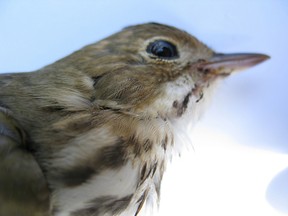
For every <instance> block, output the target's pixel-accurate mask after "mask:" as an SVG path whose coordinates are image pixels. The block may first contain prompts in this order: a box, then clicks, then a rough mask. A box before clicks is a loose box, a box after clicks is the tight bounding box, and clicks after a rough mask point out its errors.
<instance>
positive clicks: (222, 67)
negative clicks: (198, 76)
mask: <svg viewBox="0 0 288 216" xmlns="http://www.w3.org/2000/svg"><path fill="white" fill-rule="evenodd" d="M269 58H270V57H269V56H268V55H265V54H257V53H235V54H222V53H215V54H214V55H213V56H212V58H211V59H209V60H208V61H205V62H202V63H200V64H199V68H198V69H200V70H201V71H203V72H205V73H207V75H208V74H209V75H229V74H231V73H232V72H234V71H240V70H244V69H246V68H249V67H252V66H254V65H257V64H259V63H261V62H263V61H265V60H267V59H269Z"/></svg>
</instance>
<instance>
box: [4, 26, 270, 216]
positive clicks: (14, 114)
mask: <svg viewBox="0 0 288 216" xmlns="http://www.w3.org/2000/svg"><path fill="white" fill-rule="evenodd" d="M267 59H269V56H268V55H265V54H260V53H233V54H223V53H218V52H215V51H213V50H212V49H211V48H209V47H208V46H206V45H205V44H204V43H202V42H201V41H200V40H198V39H197V38H196V37H194V36H192V35H190V34H189V33H187V32H185V31H183V30H180V29H178V28H176V27H172V26H169V25H166V24H159V23H153V22H151V23H144V24H138V25H133V26H128V27H126V28H124V29H122V30H121V31H119V32H117V33H115V34H113V35H111V36H108V37H107V38H104V39H102V40H100V41H98V42H96V43H93V44H90V45H87V46H85V47H83V48H82V49H80V50H78V51H75V52H74V53H72V54H70V55H68V56H66V57H64V58H62V59H60V60H58V61H56V62H54V63H52V64H50V65H47V66H44V67H43V68H41V69H39V70H36V71H32V72H25V73H20V72H19V73H4V74H1V75H0V216H7V215H9V216H112V215H113V216H114V215H116V216H126V215H127V216H130V215H132V216H136V215H144V214H148V215H152V213H147V212H153V209H157V206H158V205H159V200H160V192H161V180H162V177H163V173H164V172H165V169H166V167H167V165H168V164H169V163H170V161H171V160H172V158H173V157H175V156H178V155H179V154H180V153H181V151H182V149H183V146H185V145H187V144H188V145H189V143H190V136H189V134H190V133H191V128H192V127H193V126H194V125H195V123H196V122H197V121H198V119H199V118H200V116H202V113H203V112H204V111H205V110H206V107H207V104H209V101H210V99H211V98H213V93H214V92H215V89H216V88H217V86H218V84H219V83H221V82H222V80H224V79H225V78H226V77H228V76H229V75H231V74H232V73H233V74H234V73H235V72H236V71H240V70H244V69H246V68H249V67H252V66H254V65H256V64H259V63H261V62H263V61H265V60H267Z"/></svg>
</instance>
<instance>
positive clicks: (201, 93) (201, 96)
mask: <svg viewBox="0 0 288 216" xmlns="http://www.w3.org/2000/svg"><path fill="white" fill-rule="evenodd" d="M203 96H204V94H203V92H202V91H201V92H200V96H199V98H198V99H197V100H196V103H198V102H199V101H200V100H201V99H202V98H203Z"/></svg>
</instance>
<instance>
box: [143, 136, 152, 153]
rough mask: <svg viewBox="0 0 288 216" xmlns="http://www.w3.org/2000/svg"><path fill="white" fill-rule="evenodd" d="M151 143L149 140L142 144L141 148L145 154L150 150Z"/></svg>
mask: <svg viewBox="0 0 288 216" xmlns="http://www.w3.org/2000/svg"><path fill="white" fill-rule="evenodd" d="M152 146H153V142H152V141H151V140H149V139H146V140H145V141H144V143H143V148H144V151H145V152H148V151H150V150H151V149H152Z"/></svg>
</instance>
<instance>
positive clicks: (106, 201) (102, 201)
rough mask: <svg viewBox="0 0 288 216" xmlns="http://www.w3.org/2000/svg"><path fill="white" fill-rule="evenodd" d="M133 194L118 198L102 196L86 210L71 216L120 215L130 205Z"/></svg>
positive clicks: (94, 200) (75, 212)
mask: <svg viewBox="0 0 288 216" xmlns="http://www.w3.org/2000/svg"><path fill="white" fill-rule="evenodd" d="M132 196H133V195H132V194H131V195H128V196H125V197H122V198H118V197H116V196H102V197H98V198H95V199H93V200H91V201H89V202H87V204H86V205H87V206H88V207H86V208H83V209H80V210H76V211H74V212H72V213H71V214H70V215H71V216H102V215H106V214H109V215H118V214H120V213H122V212H123V211H124V210H125V209H126V208H127V207H128V205H129V203H130V201H131V198H132Z"/></svg>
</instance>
